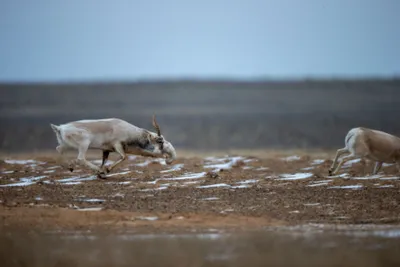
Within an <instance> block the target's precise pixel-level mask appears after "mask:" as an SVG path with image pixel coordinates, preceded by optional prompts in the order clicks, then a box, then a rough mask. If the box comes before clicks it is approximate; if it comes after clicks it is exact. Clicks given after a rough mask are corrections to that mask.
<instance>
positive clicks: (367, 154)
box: [329, 127, 400, 175]
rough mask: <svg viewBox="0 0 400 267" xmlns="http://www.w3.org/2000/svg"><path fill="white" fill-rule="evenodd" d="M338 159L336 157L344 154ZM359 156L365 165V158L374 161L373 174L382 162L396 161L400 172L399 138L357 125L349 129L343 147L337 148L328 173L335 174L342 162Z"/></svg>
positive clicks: (377, 170)
mask: <svg viewBox="0 0 400 267" xmlns="http://www.w3.org/2000/svg"><path fill="white" fill-rule="evenodd" d="M345 153H350V155H347V156H344V157H342V158H341V159H340V160H339V164H338V165H337V167H336V168H335V166H336V164H337V161H338V158H339V157H340V156H341V155H343V154H345ZM355 158H360V159H361V161H362V162H363V164H364V167H365V160H370V161H373V162H375V167H374V170H373V174H377V173H378V172H379V170H380V169H381V167H382V164H383V163H396V164H397V169H398V171H399V172H400V138H399V137H397V136H394V135H391V134H388V133H385V132H382V131H378V130H373V129H368V128H364V127H357V128H353V129H351V130H350V131H349V132H348V133H347V135H346V138H345V147H344V148H341V149H338V150H337V152H336V156H335V159H334V160H333V163H332V166H331V167H330V169H329V175H333V174H336V173H337V172H338V170H339V169H340V168H341V167H342V165H343V163H345V162H346V161H348V160H351V159H355Z"/></svg>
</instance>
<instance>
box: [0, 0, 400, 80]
mask: <svg viewBox="0 0 400 267" xmlns="http://www.w3.org/2000/svg"><path fill="white" fill-rule="evenodd" d="M399 14H400V1H398V0H330V1H327V0H291V1H289V0H258V1H257V0H224V1H223V0H197V1H190V0H158V1H155V0H141V1H139V0H130V1H129V0H110V1H105V0H68V1H66V0H35V1H31V0H19V1H17V0H1V1H0V81H43V80H47V81H50V80H51V81H60V80H63V81H65V80H87V79H88V80H96V79H101V80H110V79H112V80H115V79H124V80H129V79H137V78H139V79H140V78H152V77H221V76H222V77H236V78H251V77H263V76H267V77H304V76H308V77H321V76H325V77H330V76H369V75H373V76H382V75H385V76H393V75H399V74H400V53H399V49H400V15H399Z"/></svg>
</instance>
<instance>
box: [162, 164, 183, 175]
mask: <svg viewBox="0 0 400 267" xmlns="http://www.w3.org/2000/svg"><path fill="white" fill-rule="evenodd" d="M183 166H184V165H183V164H175V165H173V166H172V167H171V168H170V169H168V170H163V171H160V172H161V173H167V172H175V171H180V170H181V169H182V167H183Z"/></svg>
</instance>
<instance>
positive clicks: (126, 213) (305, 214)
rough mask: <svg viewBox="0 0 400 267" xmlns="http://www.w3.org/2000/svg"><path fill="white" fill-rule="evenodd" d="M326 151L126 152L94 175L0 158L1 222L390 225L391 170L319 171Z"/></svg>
mask: <svg viewBox="0 0 400 267" xmlns="http://www.w3.org/2000/svg"><path fill="white" fill-rule="evenodd" d="M94 155H96V154H93V155H91V157H90V159H91V160H92V161H93V162H94V163H96V164H99V163H100V161H99V157H100V154H99V155H97V156H94ZM332 156H333V154H332V153H307V152H298V153H297V152H291V153H276V152H274V153H262V152H260V153H246V152H228V153H209V154H200V153H186V154H183V155H182V153H181V156H180V157H179V158H178V159H177V161H176V162H174V163H173V164H172V165H165V163H164V160H161V159H152V158H144V157H135V156H130V158H129V160H127V161H126V162H125V163H123V164H122V165H121V166H120V167H119V168H118V169H115V170H114V171H113V172H112V173H111V174H110V175H109V177H108V178H107V179H98V178H96V177H95V176H93V175H92V174H91V173H90V171H88V170H85V169H81V168H78V169H76V170H74V172H72V173H71V172H69V171H68V170H67V169H64V168H62V167H60V166H59V165H58V164H57V162H56V158H55V155H53V154H36V155H31V154H20V155H4V156H3V157H2V159H3V160H2V161H1V163H0V202H1V206H0V216H1V217H0V218H1V220H2V223H1V225H2V226H3V227H18V228H20V227H22V228H39V229H46V230H81V229H91V230H96V229H104V228H107V229H116V230H131V231H138V232H173V231H178V232H182V231H185V230H190V231H192V230H194V229H235V230H239V229H244V230H246V229H259V228H262V227H265V226H281V225H299V224H307V223H321V224H322V223H323V224H332V223H333V224H399V223H400V216H399V214H400V208H399V203H400V194H399V189H400V181H399V180H400V177H399V175H398V174H397V172H396V167H395V166H394V165H385V166H384V167H383V168H382V170H381V172H380V173H379V174H378V175H376V176H366V175H364V174H363V169H362V165H361V164H360V163H359V162H357V161H353V162H350V163H349V164H346V165H344V167H343V169H342V170H341V171H340V172H339V174H338V175H336V176H328V169H329V167H330V165H331V163H332V161H331V159H332ZM112 159H114V158H112ZM110 163H111V162H109V163H108V164H110ZM371 170H372V166H367V172H371Z"/></svg>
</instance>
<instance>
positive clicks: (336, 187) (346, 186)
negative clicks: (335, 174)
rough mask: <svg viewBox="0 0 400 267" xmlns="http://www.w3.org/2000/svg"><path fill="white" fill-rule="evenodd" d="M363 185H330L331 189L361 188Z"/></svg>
mask: <svg viewBox="0 0 400 267" xmlns="http://www.w3.org/2000/svg"><path fill="white" fill-rule="evenodd" d="M362 187H363V185H361V184H357V185H338V186H331V187H328V188H330V189H361V188H362Z"/></svg>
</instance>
